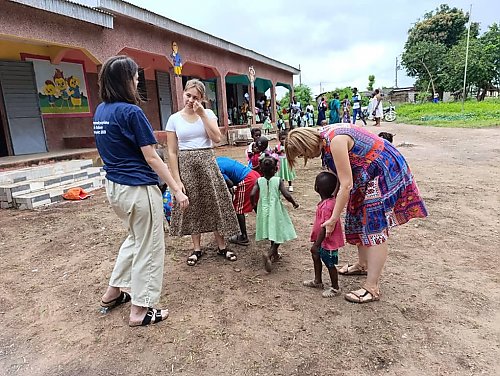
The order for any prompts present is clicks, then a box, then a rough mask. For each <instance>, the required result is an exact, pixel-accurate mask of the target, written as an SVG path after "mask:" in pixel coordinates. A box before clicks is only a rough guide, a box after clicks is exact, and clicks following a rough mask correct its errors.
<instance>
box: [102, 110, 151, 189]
mask: <svg viewBox="0 0 500 376" xmlns="http://www.w3.org/2000/svg"><path fill="white" fill-rule="evenodd" d="M94 137H95V142H96V146H97V150H98V151H99V155H100V156H101V158H102V161H103V162H104V170H105V171H106V178H107V179H109V180H111V181H113V182H115V183H118V184H123V185H132V186H137V185H155V184H158V180H159V179H158V175H157V174H156V172H154V171H153V169H152V168H151V167H150V166H149V165H148V164H147V162H146V160H145V159H144V155H143V154H142V151H141V147H142V146H147V145H154V144H156V138H155V136H154V133H153V128H152V127H151V124H150V123H149V121H148V119H147V118H146V116H145V115H144V112H143V111H142V110H141V108H140V107H138V106H136V105H134V104H130V103H124V102H115V103H101V104H100V105H99V106H97V109H96V111H95V114H94Z"/></svg>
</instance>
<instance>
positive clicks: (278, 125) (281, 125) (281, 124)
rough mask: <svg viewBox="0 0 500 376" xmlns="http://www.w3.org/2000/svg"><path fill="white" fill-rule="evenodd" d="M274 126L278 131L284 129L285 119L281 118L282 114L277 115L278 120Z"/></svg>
mask: <svg viewBox="0 0 500 376" xmlns="http://www.w3.org/2000/svg"><path fill="white" fill-rule="evenodd" d="M276 128H278V131H279V132H283V131H285V130H286V124H285V120H283V114H279V115H278V121H277V122H276Z"/></svg>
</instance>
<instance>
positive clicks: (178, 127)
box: [165, 109, 217, 150]
mask: <svg viewBox="0 0 500 376" xmlns="http://www.w3.org/2000/svg"><path fill="white" fill-rule="evenodd" d="M205 114H206V115H207V117H208V118H209V119H217V116H215V114H214V112H213V111H212V110H208V109H206V110H205ZM165 130H166V131H167V132H175V135H176V136H177V141H178V145H179V150H192V149H208V148H211V147H212V140H211V139H210V138H209V137H208V134H207V131H206V130H205V126H204V125H203V121H202V120H201V118H200V117H198V119H196V121H195V122H193V123H190V122H188V121H187V120H185V119H184V118H183V117H182V115H181V114H180V112H176V113H175V114H173V115H171V116H170V117H169V118H168V121H167V127H166V128H165Z"/></svg>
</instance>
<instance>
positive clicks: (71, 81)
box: [66, 76, 82, 107]
mask: <svg viewBox="0 0 500 376" xmlns="http://www.w3.org/2000/svg"><path fill="white" fill-rule="evenodd" d="M66 81H68V86H69V88H68V94H69V96H70V98H71V104H72V105H73V106H75V107H76V106H81V105H82V94H81V93H80V80H79V79H78V77H75V76H70V77H68V78H67V79H66Z"/></svg>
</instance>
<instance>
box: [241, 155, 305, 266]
mask: <svg viewBox="0 0 500 376" xmlns="http://www.w3.org/2000/svg"><path fill="white" fill-rule="evenodd" d="M260 170H261V173H262V174H263V177H261V178H259V179H258V180H257V184H255V185H254V187H253V189H252V193H251V194H250V202H251V203H252V205H253V207H256V206H257V219H256V233H255V240H256V241H259V240H264V239H267V240H270V241H271V247H270V248H269V250H268V251H266V252H264V253H263V255H262V259H263V260H264V268H265V269H266V271H267V272H271V270H272V262H273V261H277V260H278V259H279V257H280V255H279V254H278V247H279V246H280V244H281V243H284V242H286V241H288V240H292V239H295V238H296V237H297V234H296V233H295V229H294V227H293V224H292V221H291V220H290V216H289V215H288V212H287V210H286V208H285V206H284V205H283V203H282V202H281V199H280V198H281V197H280V193H281V194H282V195H283V196H284V197H285V199H286V200H287V201H289V202H290V203H292V205H293V207H294V208H295V209H297V208H298V207H299V205H298V204H297V203H296V202H295V200H294V199H293V197H292V196H291V195H290V193H289V192H288V191H287V190H286V188H285V184H283V180H281V178H280V177H278V176H274V175H275V174H276V171H277V162H276V160H275V159H274V158H272V157H264V158H263V159H262V160H261V161H260ZM257 195H258V203H257V202H256V199H257Z"/></svg>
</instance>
